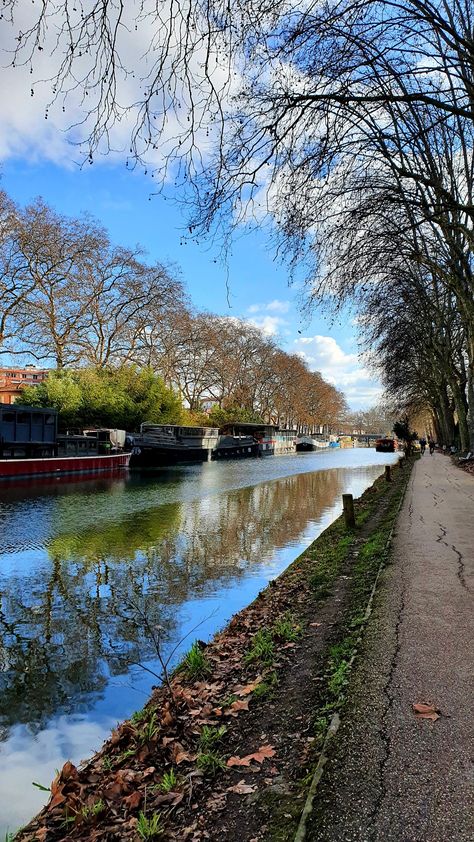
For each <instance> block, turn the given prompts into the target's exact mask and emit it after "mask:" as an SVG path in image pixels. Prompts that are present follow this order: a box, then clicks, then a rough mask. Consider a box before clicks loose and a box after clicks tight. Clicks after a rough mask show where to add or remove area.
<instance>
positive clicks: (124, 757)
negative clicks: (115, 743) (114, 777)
mask: <svg viewBox="0 0 474 842" xmlns="http://www.w3.org/2000/svg"><path fill="white" fill-rule="evenodd" d="M136 753H137V749H136V748H127V749H126V750H125V751H122V754H119V755H118V757H117V763H123V761H124V760H128V758H129V757H135V755H136Z"/></svg>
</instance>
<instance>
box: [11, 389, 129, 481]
mask: <svg viewBox="0 0 474 842" xmlns="http://www.w3.org/2000/svg"><path fill="white" fill-rule="evenodd" d="M57 428H58V415H57V412H56V410H54V409H49V408H43V407H41V408H39V407H31V406H22V405H20V404H12V405H9V406H8V405H0V479H12V478H16V477H18V478H20V477H32V476H42V477H46V476H60V475H63V474H78V473H80V474H86V473H87V474H89V473H96V472H108V473H113V472H115V471H121V470H123V469H124V468H127V467H128V463H129V459H130V454H129V453H121V452H117V453H113V454H110V453H109V454H107V453H104V452H101V450H100V448H99V442H98V440H97V439H93V438H89V437H88V436H84V435H72V436H70V435H67V434H65V435H58V432H57Z"/></svg>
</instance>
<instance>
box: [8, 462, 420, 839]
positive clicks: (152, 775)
mask: <svg viewBox="0 0 474 842" xmlns="http://www.w3.org/2000/svg"><path fill="white" fill-rule="evenodd" d="M410 470H411V465H410V464H408V465H405V467H403V468H396V469H394V470H393V481H392V482H386V480H385V479H384V478H383V477H382V478H380V479H379V480H377V481H376V482H375V483H374V485H373V486H372V487H371V488H370V489H368V491H366V492H365V494H364V495H363V496H362V497H361V498H360V499H359V500H358V501H356V502H355V510H356V528H355V529H352V530H348V529H347V528H346V527H345V525H344V521H343V519H342V518H339V519H338V520H337V521H335V523H333V524H332V525H331V526H330V527H329V528H328V529H327V530H326V531H325V532H324V533H323V534H322V535H321V536H320V537H319V538H318V539H317V540H316V541H315V542H314V543H313V544H312V545H311V546H310V547H309V548H308V549H307V550H306V551H305V552H304V553H303V554H302V555H301V556H300V557H299V558H298V559H296V561H295V562H293V564H292V565H291V566H290V567H289V568H288V569H287V570H286V571H285V572H284V573H283V574H282V575H281V576H279V577H278V579H276V580H274V581H273V582H271V583H270V584H269V586H268V587H267V588H266V589H265V590H264V591H262V592H261V593H260V594H259V596H258V597H257V599H256V600H255V601H254V602H253V603H252V604H251V605H250V606H248V607H247V608H246V609H244V610H243V611H241V612H240V613H239V614H237V615H236V616H235V617H234V618H233V619H232V621H231V622H230V623H229V625H228V627H227V628H226V629H225V630H224V631H223V632H221V633H220V634H218V635H216V637H215V638H214V640H213V641H212V642H211V643H210V644H209V645H207V646H206V645H205V644H201V643H199V642H196V643H195V644H193V646H192V648H191V650H190V652H189V653H188V655H187V656H186V658H185V659H184V661H183V662H182V664H181V666H180V667H179V668H178V669H177V670H176V671H175V672H174V674H173V675H172V676H169V677H168V678H169V680H168V682H165V684H164V686H163V687H162V688H160V689H159V690H157V691H155V693H154V695H153V697H152V698H151V699H150V701H149V703H148V704H147V706H146V707H145V708H144V709H143V710H142V711H139V712H137V714H136V715H134V716H133V717H132V718H131V719H130V720H129V721H127V722H125V723H123V724H122V725H121V726H120V727H119V728H118V729H117V730H116V731H115V732H113V734H112V736H111V738H110V740H109V741H108V742H107V743H106V744H105V745H104V747H103V748H102V750H101V751H100V752H98V754H96V755H95V756H94V757H93V758H92V759H91V760H90V761H89V762H88V763H87V764H85V765H84V766H82V767H80V768H79V769H77V768H76V767H74V766H73V765H72V764H71V763H67V764H66V765H65V766H64V767H63V769H62V770H61V772H60V773H59V775H58V776H57V778H56V779H55V781H54V782H53V784H52V790H51V791H52V795H51V799H50V802H49V804H48V806H47V807H46V808H45V809H44V810H43V811H42V812H41V813H40V814H39V816H38V817H37V818H36V819H35V820H34V821H33V822H32V823H31V824H30V825H29V826H28V827H27V828H25V829H24V830H23V831H22V832H21V833H19V834H18V836H17V838H18V840H22V842H23V840H28V842H32V840H37V842H50V841H51V842H56V840H69V839H70V840H106V839H107V840H119V839H120V840H127V839H130V840H132V839H133V840H140V839H145V840H146V839H163V840H167V839H174V840H181V839H182V840H192V842H199V840H205V839H211V840H212V839H214V840H217V839H218V840H219V842H221V840H229V842H230V840H237V839H238V840H239V842H251V840H252V842H256V840H282V842H283V840H289V839H292V838H293V835H294V832H295V830H296V828H297V825H298V821H299V818H300V814H301V811H302V808H303V804H304V801H305V797H306V792H307V789H308V786H309V784H310V781H311V779H312V776H313V772H314V768H315V766H316V764H317V762H318V756H319V752H320V750H321V746H322V743H323V740H324V736H325V734H326V731H327V727H328V724H329V721H330V718H331V716H332V714H333V713H334V711H336V710H341V709H342V708H343V706H344V698H345V694H346V691H347V686H348V678H349V670H350V663H351V659H352V657H353V653H354V649H355V647H356V644H357V640H358V638H359V636H360V631H361V627H362V626H363V623H364V620H365V616H366V608H367V603H368V601H369V598H370V594H371V592H372V588H373V585H374V582H375V579H376V576H377V572H378V570H379V568H380V564H381V562H382V561H383V558H384V555H385V553H386V545H387V539H388V536H389V535H390V531H391V529H392V526H393V523H394V519H395V517H396V514H397V511H398V507H399V503H400V500H401V498H402V495H403V493H404V490H405V487H406V483H407V481H408V477H409V474H410Z"/></svg>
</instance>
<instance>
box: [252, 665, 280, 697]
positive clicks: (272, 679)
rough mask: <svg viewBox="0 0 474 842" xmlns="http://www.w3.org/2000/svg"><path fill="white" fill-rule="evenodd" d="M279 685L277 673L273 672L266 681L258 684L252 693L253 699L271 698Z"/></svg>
mask: <svg viewBox="0 0 474 842" xmlns="http://www.w3.org/2000/svg"><path fill="white" fill-rule="evenodd" d="M277 684H278V676H277V674H276V672H275V671H273V672H271V673H270V675H269V676H268V677H267V679H266V681H261V682H260V684H257V686H256V688H255V690H254V691H253V693H252V699H265V698H267V697H268V696H271V695H272V693H273V691H274V690H275V687H276V686H277Z"/></svg>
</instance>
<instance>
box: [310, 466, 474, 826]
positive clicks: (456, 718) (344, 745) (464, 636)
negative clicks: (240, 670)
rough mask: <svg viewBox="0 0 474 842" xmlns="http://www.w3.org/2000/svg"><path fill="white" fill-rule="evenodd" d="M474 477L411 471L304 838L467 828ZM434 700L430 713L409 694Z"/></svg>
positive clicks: (473, 798) (473, 673)
mask: <svg viewBox="0 0 474 842" xmlns="http://www.w3.org/2000/svg"><path fill="white" fill-rule="evenodd" d="M473 608H474V481H473V478H472V477H471V476H470V475H468V474H465V473H463V472H462V471H460V470H459V469H458V468H456V467H455V466H453V465H452V464H451V462H450V460H449V459H448V458H447V457H443V456H441V455H434V456H432V457H430V456H429V454H426V455H425V456H424V457H423V458H421V459H420V460H419V461H418V462H417V464H416V466H415V469H414V471H413V474H412V477H411V480H410V484H409V487H408V490H407V494H406V497H405V501H404V504H403V507H402V511H401V513H400V517H399V520H398V523H397V529H396V534H395V537H394V543H393V552H392V563H391V564H390V565H389V566H388V567H387V568H386V570H385V572H384V574H383V578H382V582H381V586H380V589H379V591H378V595H377V597H376V603H375V610H374V615H373V620H372V622H371V624H370V626H369V629H368V631H367V634H366V637H365V642H364V645H363V649H362V651H361V655H360V658H359V661H358V667H357V669H356V672H355V674H354V678H353V689H352V693H351V701H350V703H349V705H348V709H346V712H345V714H344V717H343V724H342V726H341V728H340V730H339V732H338V735H337V737H336V738H335V741H334V745H333V748H332V752H331V758H330V761H329V763H328V765H327V767H326V771H325V773H324V776H323V780H322V782H321V784H320V787H319V788H318V792H317V796H316V800H315V804H314V811H313V815H312V816H311V818H310V821H309V827H308V840H310V842H336V840H337V842H382V840H383V842H473V840H474V706H473V700H474V610H473ZM420 702H431V703H434V705H435V706H436V707H437V708H439V710H440V711H441V712H442V715H441V717H440V718H439V719H438V720H437V721H436V722H431V721H429V720H422V721H420V720H418V719H417V718H416V717H415V714H414V712H413V709H412V704H413V703H420Z"/></svg>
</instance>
